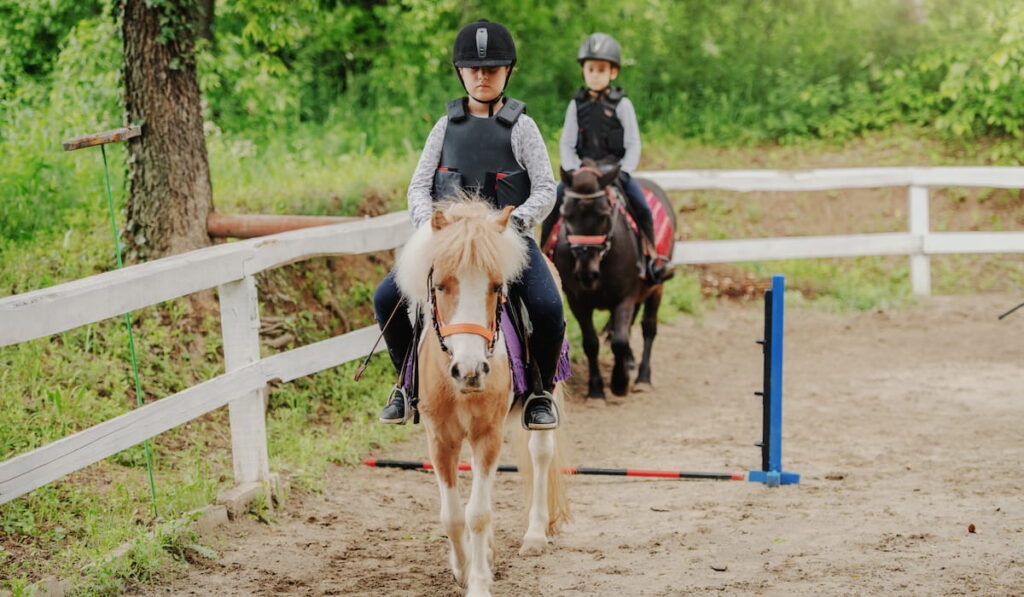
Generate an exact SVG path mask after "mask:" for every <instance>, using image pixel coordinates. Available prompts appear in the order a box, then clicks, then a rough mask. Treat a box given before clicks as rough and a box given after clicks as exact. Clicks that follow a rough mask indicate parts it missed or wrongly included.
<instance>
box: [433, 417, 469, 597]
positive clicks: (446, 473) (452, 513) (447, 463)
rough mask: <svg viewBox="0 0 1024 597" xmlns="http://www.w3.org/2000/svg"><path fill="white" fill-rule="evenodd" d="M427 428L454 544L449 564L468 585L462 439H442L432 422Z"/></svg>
mask: <svg viewBox="0 0 1024 597" xmlns="http://www.w3.org/2000/svg"><path fill="white" fill-rule="evenodd" d="M427 428H428V437H429V443H430V459H431V461H433V464H434V476H435V477H437V486H438V488H439V489H440V490H441V526H442V527H444V532H445V533H447V534H448V543H449V544H450V546H451V552H450V554H449V563H450V564H451V567H452V574H453V575H454V576H455V581H456V582H458V583H459V584H460V585H463V586H465V584H466V563H467V556H468V553H467V541H466V522H465V517H464V515H463V513H462V500H461V499H460V498H459V477H458V468H459V447H460V445H461V443H462V442H461V441H455V440H451V439H445V438H439V437H437V435H436V432H435V433H430V424H429V422H428V423H427Z"/></svg>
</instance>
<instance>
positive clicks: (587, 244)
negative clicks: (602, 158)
mask: <svg viewBox="0 0 1024 597" xmlns="http://www.w3.org/2000/svg"><path fill="white" fill-rule="evenodd" d="M582 169H583V168H581V170H582ZM587 169H588V170H594V169H593V168H587ZM594 172H597V170H594ZM603 195H607V196H608V203H609V204H610V205H611V210H612V216H611V225H610V226H609V228H608V232H607V233H606V234H571V233H570V232H569V221H568V220H566V221H565V240H566V241H567V242H568V243H569V250H570V251H571V250H573V249H575V250H585V251H589V250H593V249H596V250H597V251H599V252H600V255H599V256H598V259H601V258H602V257H604V254H605V253H607V252H608V249H610V248H611V246H612V234H613V233H614V232H615V219H616V217H618V211H619V210H618V207H617V206H616V205H615V196H614V195H613V194H612V186H611V185H608V186H607V187H605V188H603V189H601V190H600V191H595V192H593V193H577V192H576V191H572V190H569V189H566V190H565V196H566V197H571V198H573V199H597V198H598V197H601V196H603Z"/></svg>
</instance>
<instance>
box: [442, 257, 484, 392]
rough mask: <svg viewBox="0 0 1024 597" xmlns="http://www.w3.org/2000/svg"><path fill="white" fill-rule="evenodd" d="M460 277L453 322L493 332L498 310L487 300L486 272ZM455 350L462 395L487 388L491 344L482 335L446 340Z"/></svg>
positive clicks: (457, 382) (454, 363) (456, 377)
mask: <svg viewBox="0 0 1024 597" xmlns="http://www.w3.org/2000/svg"><path fill="white" fill-rule="evenodd" d="M458 278H459V296H458V298H457V301H458V302H457V304H456V307H455V313H454V314H452V317H451V321H450V322H449V323H455V322H458V323H474V324H476V325H479V326H481V327H483V328H485V329H491V320H492V318H493V316H494V315H493V313H494V310H493V308H491V307H490V305H488V303H489V301H488V300H487V296H488V289H489V287H490V281H489V280H488V278H487V276H486V275H484V274H482V273H477V272H470V273H463V274H462V275H460V276H458ZM445 342H447V343H448V348H449V349H450V350H451V355H452V365H451V372H452V378H453V379H454V380H455V385H456V387H457V388H458V389H459V391H461V392H474V391H477V390H479V389H481V388H483V387H484V385H485V382H486V380H487V374H488V373H489V372H490V365H489V364H488V363H487V347H488V344H489V343H488V341H487V339H486V338H484V337H483V336H480V335H479V334H472V333H461V334H453V335H451V336H448V338H447V339H446V340H445Z"/></svg>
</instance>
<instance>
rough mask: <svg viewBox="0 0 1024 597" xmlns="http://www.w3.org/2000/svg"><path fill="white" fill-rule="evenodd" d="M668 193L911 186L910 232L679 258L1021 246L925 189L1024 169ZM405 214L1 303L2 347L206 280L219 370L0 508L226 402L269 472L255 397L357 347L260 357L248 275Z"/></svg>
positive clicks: (922, 285)
mask: <svg viewBox="0 0 1024 597" xmlns="http://www.w3.org/2000/svg"><path fill="white" fill-rule="evenodd" d="M640 175H641V176H643V177H644V178H647V179H650V180H654V181H656V182H658V183H659V184H660V185H662V186H663V187H664V188H665V189H666V190H702V189H721V190H731V191H741V192H746V191H796V190H804V191H811V190H830V189H842V188H871V187H885V186H906V187H908V189H909V191H908V206H909V210H908V212H909V225H908V232H905V233H891V234H858V235H844V236H804V237H787V238H764V239H744V240H717V241H688V242H684V243H677V246H676V253H675V263H679V264H686V263H711V262H723V261H761V260H774V259H802V258H811V257H855V256H867V255H908V256H910V259H911V264H910V267H911V279H912V283H913V287H914V291H915V292H917V293H919V294H927V293H929V292H930V281H929V277H930V276H929V272H928V269H929V265H928V256H929V255H935V254H944V253H1004V252H1005V253H1011V252H1013V253H1021V252H1024V232H942V233H936V232H930V231H929V229H928V187H930V186H980V187H996V188H1021V187H1024V168H988V167H984V168H973V167H972V168H857V169H842V170H812V171H802V172H785V171H763V170H714V171H685V170H682V171H661V172H644V173H641V174H640ZM410 233H411V227H410V226H409V223H408V218H407V215H406V214H405V213H404V212H402V213H395V214H388V215H385V216H381V217H378V218H372V219H366V220H362V221H357V222H349V223H344V224H336V225H331V226H323V227H319V228H306V229H302V230H295V231H292V232H285V233H281V234H276V235H273V236H268V237H263V238H258V239H251V240H246V241H240V242H235V243H229V244H225V245H219V246H216V247H210V248H207V249H201V250H198V251H193V252H190V253H186V254H182V255H176V256H173V257H168V258H165V259H159V260H157V261H153V262H150V263H145V264H141V265H136V266H132V267H128V268H125V269H122V270H117V271H112V272H108V273H104V274H99V275H96V276H91V277H89V278H85V279H82V280H76V281H73V282H68V283H66V284H59V285H57V286H53V287H51V288H45V289H41V290H36V291H32V292H27V293H24V294H20V295H16V296H10V297H5V298H2V299H0V346H7V345H11V344H17V343H19V342H25V341H28V340H32V339H35V338H41V337H43V336H48V335H51V334H56V333H60V332H63V331H66V330H69V329H72V328H75V327H78V326H82V325H87V324H90V323H93V322H96V321H100V320H103V319H107V318H110V317H115V316H117V315H121V314H123V313H126V312H128V311H134V310H136V309H140V308H143V307H147V306H150V305H154V304H157V303H160V302H163V301H166V300H170V299H174V298H177V297H181V296H184V295H187V294H191V293H194V292H199V291H202V290H206V289H209V288H218V289H219V300H220V307H221V326H222V330H223V335H224V356H225V370H226V372H225V373H224V374H223V375H219V376H217V377H214V378H212V379H210V380H207V381H205V382H202V383H200V384H198V385H196V386H193V387H191V388H188V389H185V390H183V391H181V392H178V393H176V394H173V395H171V396H167V397H165V398H162V399H160V400H158V401H156V402H153V403H150V404H148V405H146V406H143V407H141V408H139V409H136V410H134V411H131V412H129V413H126V414H123V415H121V416H119V417H116V418H114V419H111V420H109V421H105V422H103V423H100V424H98V425H95V426H93V427H91V428H89V429H86V430H83V431H80V432H78V433H75V434H74V435H71V436H68V437H65V438H63V439H61V440H58V441H56V442H53V443H51V444H49V445H46V446H43V447H41V448H38V449H35V450H33V451H31V452H27V453H25V454H21V455H18V456H15V457H13V458H11V459H9V460H7V461H5V462H2V463H0V504H2V503H5V502H8V501H10V500H12V499H15V498H17V497H18V496H20V495H23V494H25V493H27V492H29V491H32V490H33V489H35V488H37V487H41V486H42V485H45V484H47V483H50V482H51V481H54V480H56V479H59V478H60V477H62V476H64V475H67V474H69V473H71V472H74V471H76V470H78V469H81V468H83V467H85V466H88V465H89V464H92V463H94V462H96V461H98V460H101V459H103V458H106V457H107V456H110V455H112V454H115V453H117V452H119V451H121V450H123V449H125V448H128V447H130V446H132V445H135V444H137V443H139V442H142V441H143V440H145V439H148V438H150V437H153V436H155V435H158V434H160V433H162V432H164V431H166V430H168V429H171V428H173V427H175V426H177V425H180V424H182V423H185V422H187V421H189V420H192V419H194V418H196V417H199V416H201V415H203V414H205V413H207V412H209V411H211V410H213V409H216V408H219V407H221V406H224V405H225V404H227V405H228V407H229V409H230V419H231V437H232V451H233V458H234V467H235V481H236V482H237V483H248V482H266V481H267V480H268V478H269V470H268V464H267V462H268V459H267V448H266V432H265V419H264V406H263V396H264V393H265V392H266V385H267V383H268V382H269V381H271V380H274V379H277V380H280V381H282V382H287V381H291V380H293V379H296V378H298V377H302V376H304V375H310V374H312V373H316V372H317V371H322V370H324V369H327V368H330V367H333V366H336V365H339V364H341V363H344V362H347V361H350V360H353V359H355V358H357V357H358V356H360V355H361V354H365V352H366V351H367V350H369V349H370V346H371V345H372V342H373V339H374V337H375V330H374V328H363V329H361V330H356V331H353V332H349V333H347V334H343V335H341V336H336V337H334V338H330V339H328V340H324V341H321V342H317V343H315V344H310V345H307V346H303V347H300V348H296V349H293V350H289V351H286V352H282V353H278V354H276V355H273V356H270V357H267V358H262V359H261V358H260V356H259V309H258V296H257V291H256V284H255V279H254V278H253V276H254V275H255V274H257V273H258V272H261V271H264V270H267V269H271V268H274V267H278V266H281V265H284V264H287V263H291V262H293V261H298V260H302V259H308V258H311V257H316V256H320V255H337V254H357V253H367V252H373V251H381V250H387V249H393V248H397V247H399V246H401V245H402V244H403V243H404V242H405V240H406V239H407V238H408V236H409V234H410Z"/></svg>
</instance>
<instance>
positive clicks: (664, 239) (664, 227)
mask: <svg viewBox="0 0 1024 597" xmlns="http://www.w3.org/2000/svg"><path fill="white" fill-rule="evenodd" d="M611 188H612V187H610V186H609V187H608V189H609V191H610V190H611ZM640 188H641V190H643V192H644V199H645V200H646V201H647V206H648V207H650V208H651V216H652V217H653V219H654V250H655V252H656V253H657V257H658V259H660V260H662V261H668V260H669V256H670V254H671V252H672V243H673V242H674V239H673V238H672V220H671V218H670V216H669V213H668V212H667V211H665V206H664V205H662V203H661V201H659V200H658V197H657V195H655V194H654V193H653V192H652V191H651V190H650V189H648V188H647V187H645V186H643V185H640ZM619 192H621V191H619ZM613 202H614V204H615V207H616V208H617V209H618V210H619V211H620V212H622V214H623V215H625V216H626V222H628V223H629V227H630V228H631V229H632V230H633V234H635V235H637V237H638V238H639V235H640V228H639V227H638V226H637V225H636V220H635V219H633V214H631V213H629V210H628V209H626V206H625V201H620V200H619V198H618V196H617V194H616V195H614V196H613ZM561 227H562V218H561V217H559V218H558V221H557V222H555V225H554V226H553V227H552V228H551V234H550V235H549V236H548V238H547V240H546V241H545V243H544V253H545V254H546V255H547V256H548V257H551V258H553V257H554V253H555V243H556V242H557V241H558V230H559V229H560V228H561ZM646 253H647V251H646V247H645V250H644V254H646Z"/></svg>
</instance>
